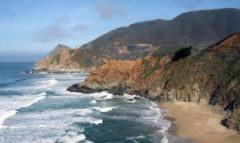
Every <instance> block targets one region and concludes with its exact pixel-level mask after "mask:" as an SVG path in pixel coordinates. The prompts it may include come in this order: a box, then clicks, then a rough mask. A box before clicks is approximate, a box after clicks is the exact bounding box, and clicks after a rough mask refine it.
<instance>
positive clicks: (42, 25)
mask: <svg viewBox="0 0 240 143" xmlns="http://www.w3.org/2000/svg"><path fill="white" fill-rule="evenodd" d="M217 8H240V0H0V62H24V61H35V60H37V59H39V58H42V57H43V56H45V55H47V54H48V53H49V52H50V51H51V50H52V49H53V48H54V47H55V46H56V45H57V44H64V45H67V46H70V47H71V48H75V47H76V46H81V45H83V44H85V43H87V42H90V41H92V40H94V39H96V38H97V37H99V36H101V35H102V34H104V33H107V32H109V31H111V30H113V29H115V28H118V27H122V26H128V25H129V24H133V23H135V22H141V21H147V20H153V19H166V20H171V19H173V18H174V17H176V16H177V15H179V14H181V13H183V12H188V11H193V10H202V9H217Z"/></svg>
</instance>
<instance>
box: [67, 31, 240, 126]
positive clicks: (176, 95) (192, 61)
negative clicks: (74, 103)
mask: <svg viewBox="0 0 240 143" xmlns="http://www.w3.org/2000/svg"><path fill="white" fill-rule="evenodd" d="M68 90H69V91H75V92H96V91H103V90H106V91H108V92H111V93H114V94H118V95H121V94H123V93H129V94H139V95H141V96H144V97H147V98H150V99H153V100H156V101H187V102H204V103H207V104H210V105H213V106H215V107H216V106H218V107H221V108H222V109H223V110H224V111H226V112H225V113H227V114H226V125H227V126H228V127H229V128H232V129H236V130H240V34H234V35H232V36H230V37H228V38H226V39H224V40H223V41H221V42H219V43H217V44H216V45H214V46H212V47H210V48H207V49H205V50H202V51H201V52H199V51H198V50H195V49H194V48H192V47H188V48H184V49H181V50H179V51H178V52H176V53H175V55H169V56H162V55H161V54H159V52H158V51H156V52H154V53H153V54H151V55H150V56H147V57H145V58H144V59H138V60H135V61H117V60H113V61H109V62H107V64H105V65H103V66H102V67H100V68H99V69H97V70H95V71H94V72H92V73H91V74H90V75H89V76H88V77H87V79H86V80H85V81H84V82H83V83H78V84H75V85H73V86H71V87H69V88H68Z"/></svg>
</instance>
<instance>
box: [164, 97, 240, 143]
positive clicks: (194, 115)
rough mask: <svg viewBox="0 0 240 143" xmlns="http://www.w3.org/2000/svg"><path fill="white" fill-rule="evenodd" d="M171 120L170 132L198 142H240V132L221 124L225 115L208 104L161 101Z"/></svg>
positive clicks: (167, 117) (167, 116)
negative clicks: (216, 111)
mask: <svg viewBox="0 0 240 143" xmlns="http://www.w3.org/2000/svg"><path fill="white" fill-rule="evenodd" d="M160 106H161V108H163V109H165V110H166V115H165V116H166V119H168V120H171V121H172V123H173V124H174V125H173V128H171V129H170V133H171V134H174V135H176V136H178V137H182V138H186V139H192V140H193V141H195V142H196V143H240V134H238V133H237V132H236V131H234V130H230V129H227V128H226V127H224V126H222V125H221V121H222V119H223V116H222V115H221V114H218V113H215V112H214V111H213V110H212V109H211V108H209V107H208V106H206V105H199V104H197V103H188V102H174V103H160Z"/></svg>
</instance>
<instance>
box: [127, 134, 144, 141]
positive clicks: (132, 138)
mask: <svg viewBox="0 0 240 143" xmlns="http://www.w3.org/2000/svg"><path fill="white" fill-rule="evenodd" d="M145 138H146V137H145V136H143V135H140V136H136V137H127V140H136V139H145Z"/></svg>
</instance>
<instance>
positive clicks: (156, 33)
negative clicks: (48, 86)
mask: <svg viewBox="0 0 240 143" xmlns="http://www.w3.org/2000/svg"><path fill="white" fill-rule="evenodd" d="M239 17H240V10H239V9H215V10H201V11H193V12H187V13H183V14H181V15H179V16H177V17H176V18H174V19H172V20H162V19H160V20H152V21H146V22H139V23H135V24H132V25H130V26H128V27H122V28H118V29H116V30H113V31H111V32H109V33H106V34H104V35H102V36H100V37H99V38H97V39H95V40H93V41H91V42H89V43H87V44H85V45H83V46H81V47H78V48H76V49H69V48H67V47H66V46H63V45H59V46H57V48H56V49H55V50H53V52H51V54H49V55H48V56H47V57H46V58H44V59H42V60H40V61H38V62H37V63H36V64H35V66H34V68H33V71H46V72H80V71H92V70H94V69H95V68H98V67H100V66H102V65H103V64H105V63H106V61H108V60H112V59H115V60H135V59H137V58H141V57H144V56H146V55H148V54H149V53H150V52H151V51H153V50H155V49H157V48H161V49H160V50H159V52H161V54H162V55H163V56H164V55H167V54H172V53H174V52H175V51H176V50H177V47H182V46H190V45H192V46H194V47H198V48H200V49H202V48H206V47H208V46H209V45H212V44H214V43H216V42H217V41H219V40H221V39H222V38H224V37H226V36H228V35H230V34H233V33H235V32H240V27H239V26H238V25H240V18H239ZM61 52H62V53H61Z"/></svg>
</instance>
